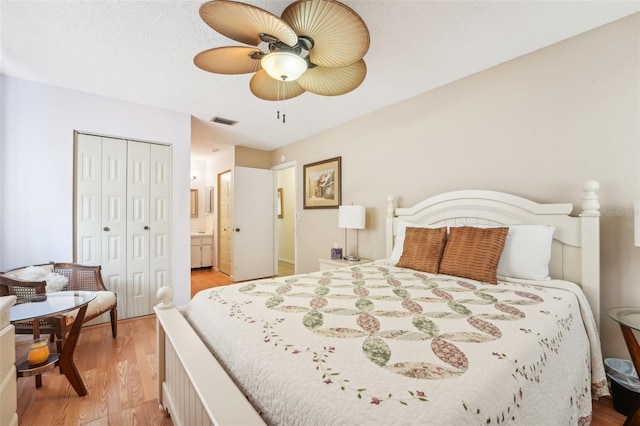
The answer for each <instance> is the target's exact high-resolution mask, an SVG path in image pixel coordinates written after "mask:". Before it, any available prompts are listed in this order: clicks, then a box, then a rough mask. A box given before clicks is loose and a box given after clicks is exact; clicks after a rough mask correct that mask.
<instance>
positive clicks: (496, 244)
mask: <svg viewBox="0 0 640 426" xmlns="http://www.w3.org/2000/svg"><path fill="white" fill-rule="evenodd" d="M508 232H509V228H507V227H504V228H503V227H500V228H474V227H471V226H460V227H454V228H451V231H450V233H449V239H448V240H447V244H446V246H445V247H444V254H443V255H442V261H441V262H440V273H441V274H447V275H455V276H458V277H464V278H471V279H472V280H477V281H483V282H487V283H490V284H497V283H498V279H497V277H496V271H497V269H498V262H500V255H501V254H502V250H503V249H504V242H505V240H506V238H507V233H508Z"/></svg>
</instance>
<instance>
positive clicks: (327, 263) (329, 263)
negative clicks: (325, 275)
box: [318, 258, 372, 271]
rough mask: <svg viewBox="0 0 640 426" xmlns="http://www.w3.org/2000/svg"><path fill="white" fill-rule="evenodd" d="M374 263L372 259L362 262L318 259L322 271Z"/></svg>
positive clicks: (361, 259)
mask: <svg viewBox="0 0 640 426" xmlns="http://www.w3.org/2000/svg"><path fill="white" fill-rule="evenodd" d="M369 262H372V260H371V259H363V258H360V260H344V259H318V263H320V270H321V271H328V270H329V269H336V268H343V267H345V266H355V265H361V264H363V263H369Z"/></svg>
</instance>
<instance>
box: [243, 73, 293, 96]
mask: <svg viewBox="0 0 640 426" xmlns="http://www.w3.org/2000/svg"><path fill="white" fill-rule="evenodd" d="M249 88H250V89H251V93H253V94H254V95H255V96H256V97H258V98H260V99H264V100H265V101H283V100H286V99H291V98H295V97H296V96H299V95H301V94H303V93H304V92H305V89H303V88H302V86H300V85H299V84H298V82H297V81H279V80H274V79H273V78H271V77H269V74H267V72H266V71H265V70H263V69H261V70H260V71H258V72H257V73H256V74H255V75H254V76H253V77H252V78H251V82H250V83H249Z"/></svg>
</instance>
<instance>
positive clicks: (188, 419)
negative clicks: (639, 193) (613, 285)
mask: <svg viewBox="0 0 640 426" xmlns="http://www.w3.org/2000/svg"><path fill="white" fill-rule="evenodd" d="M598 188H599V184H598V182H596V181H594V180H590V181H588V182H587V183H586V184H585V185H584V187H583V190H584V192H585V194H584V197H583V202H582V212H581V213H580V215H579V216H578V217H573V216H569V215H570V214H571V211H572V210H573V205H572V204H570V203H565V204H538V203H536V202H533V201H530V200H527V199H524V198H521V197H517V196H514V195H510V194H504V193H501V192H493V191H477V190H473V191H456V192H449V193H446V194H441V195H437V196H435V197H431V198H428V199H426V200H424V201H422V202H420V203H418V204H416V205H415V206H413V207H410V208H396V205H395V199H394V198H393V197H389V198H388V200H387V201H388V203H387V223H386V232H387V243H386V244H387V245H386V252H387V257H389V255H390V254H391V250H392V248H393V241H394V236H395V229H396V224H397V222H398V220H401V219H402V220H406V221H409V222H416V223H424V224H433V225H456V224H458V225H459V224H474V223H477V224H501V225H512V224H523V223H524V224H544V225H552V226H555V227H556V230H555V232H554V242H553V246H552V255H551V262H550V274H551V276H552V278H558V279H566V280H569V281H573V282H576V283H579V284H580V285H581V286H582V289H583V291H584V293H585V294H586V296H587V300H588V301H589V303H590V305H591V309H592V311H593V314H594V316H595V319H596V323H597V324H599V317H600V220H599V217H600V212H599V208H600V205H599V203H598V196H597V195H596V191H597V190H598ZM157 295H158V298H159V299H160V300H161V302H160V304H158V305H157V306H156V307H155V312H156V316H157V347H158V401H159V403H160V409H162V410H165V412H166V413H167V414H170V415H171V418H172V420H173V423H174V424H175V425H176V426H181V425H184V426H197V425H234V426H235V425H263V424H264V421H263V420H262V418H261V417H260V415H259V414H258V413H257V412H256V410H255V409H254V408H253V406H252V405H251V404H250V403H249V401H248V400H247V399H246V398H245V396H244V395H243V393H242V392H241V391H240V390H239V389H238V388H237V386H236V385H235V383H234V382H233V380H232V379H231V378H230V377H229V376H228V375H227V373H226V371H225V370H224V369H223V368H222V367H221V366H220V364H219V363H218V361H217V360H216V358H215V357H214V356H213V355H212V354H211V352H210V351H209V349H208V348H207V347H206V346H205V344H204V343H203V342H202V341H201V340H200V338H199V337H198V335H197V334H196V333H195V331H193V329H192V328H191V326H190V325H189V323H188V322H187V321H186V320H185V319H184V317H183V316H182V314H181V312H180V311H179V310H178V309H177V308H176V306H175V305H174V304H173V302H172V298H173V291H172V290H171V289H170V288H168V287H163V288H161V289H160V290H158V294H157Z"/></svg>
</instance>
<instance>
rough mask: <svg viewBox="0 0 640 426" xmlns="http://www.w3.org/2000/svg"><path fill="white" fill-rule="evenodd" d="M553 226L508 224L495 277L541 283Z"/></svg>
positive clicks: (549, 249) (549, 254)
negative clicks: (507, 231)
mask: <svg viewBox="0 0 640 426" xmlns="http://www.w3.org/2000/svg"><path fill="white" fill-rule="evenodd" d="M553 231H555V228H554V227H553V226H547V225H510V226H509V233H508V234H507V239H506V241H505V243H504V249H503V250H502V256H500V263H498V272H497V274H498V276H500V277H512V278H521V279H526V280H536V281H543V280H548V279H551V278H550V277H549V260H551V243H552V241H553Z"/></svg>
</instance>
